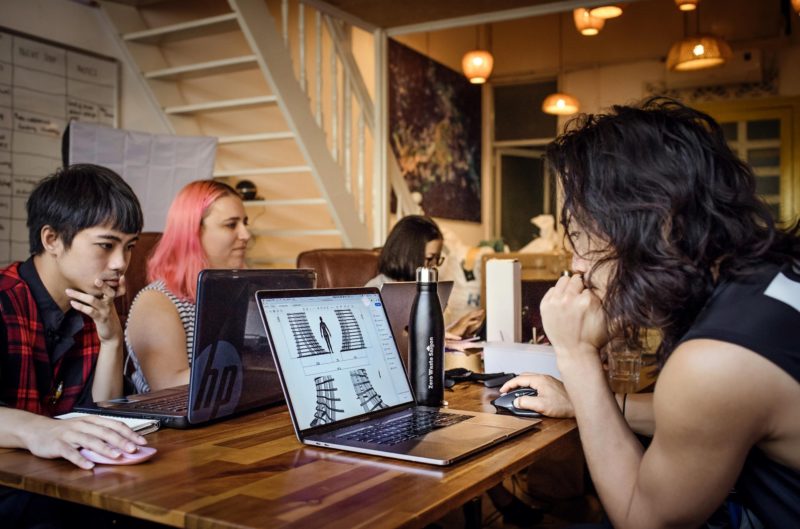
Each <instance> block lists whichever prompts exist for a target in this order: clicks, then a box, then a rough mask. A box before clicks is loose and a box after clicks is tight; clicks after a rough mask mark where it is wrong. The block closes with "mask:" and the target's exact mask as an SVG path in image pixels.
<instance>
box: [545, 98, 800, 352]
mask: <svg viewBox="0 0 800 529" xmlns="http://www.w3.org/2000/svg"><path fill="white" fill-rule="evenodd" d="M546 158H547V161H548V162H549V164H550V167H551V168H552V169H553V170H554V171H556V173H557V174H558V177H559V183H560V185H561V187H562V189H563V197H564V204H563V208H562V211H561V223H562V224H563V225H564V226H565V227H567V226H568V225H569V223H570V221H571V220H574V221H577V223H579V224H580V225H581V226H582V227H583V228H584V230H585V231H586V232H588V234H589V236H590V237H591V238H593V239H598V240H601V241H605V242H607V243H608V247H607V248H606V249H605V250H603V253H602V255H599V259H598V261H597V262H596V263H595V265H594V267H593V270H596V269H597V267H598V266H602V265H603V264H608V263H609V262H612V261H613V263H614V265H615V267H614V268H613V272H612V273H611V276H610V277H609V280H608V286H607V291H606V294H605V296H604V299H603V308H604V310H605V311H606V314H607V316H608V321H609V332H610V335H611V336H618V337H620V338H623V339H624V340H625V342H626V345H627V346H628V347H631V348H637V347H642V345H643V343H644V340H645V332H646V331H647V329H655V330H657V331H659V332H660V333H661V338H662V341H661V345H660V346H659V350H658V354H659V358H660V360H661V361H662V362H663V361H664V360H666V358H667V356H668V355H669V354H670V353H671V352H672V350H673V349H674V348H675V347H676V346H677V344H678V342H679V341H680V339H681V337H682V336H683V335H684V334H685V333H686V331H687V330H688V329H689V327H690V326H691V324H692V323H693V322H694V320H695V319H696V318H697V316H698V314H699V313H700V311H701V310H702V309H703V306H704V305H705V303H706V301H707V300H708V298H709V296H710V295H711V293H712V291H713V290H714V287H715V286H716V285H717V284H718V283H719V282H723V281H726V280H730V279H743V278H746V276H747V275H748V274H749V273H751V272H752V271H753V270H754V269H755V267H757V266H759V265H760V264H762V263H764V262H771V263H775V264H783V263H786V262H789V261H792V260H793V259H797V258H798V256H800V222H795V224H794V226H792V227H790V228H789V229H786V230H781V229H779V228H778V227H777V226H776V224H775V220H774V219H773V218H772V215H771V214H770V212H769V210H768V209H767V207H766V206H765V204H764V203H763V202H762V201H761V200H760V199H759V198H758V197H757V196H756V193H755V188H756V185H755V176H754V174H753V171H752V169H751V168H750V167H749V166H748V165H746V164H745V163H744V162H742V161H741V160H740V159H739V158H738V157H737V156H736V155H735V154H734V153H733V152H732V151H731V149H730V148H729V147H728V144H727V143H726V141H725V138H724V137H723V134H722V130H721V128H720V126H719V124H718V123H717V122H716V121H714V119H712V118H711V117H710V116H708V115H707V114H704V113H702V112H699V111H697V110H694V109H692V108H689V107H687V106H685V105H683V104H682V103H680V102H678V101H675V100H673V99H668V98H662V97H654V98H650V99H648V100H645V101H644V102H643V103H641V104H640V105H637V106H614V107H613V108H612V111H611V112H610V113H608V114H600V115H581V116H578V117H576V118H574V119H573V120H572V121H571V122H570V123H568V125H567V132H566V133H565V134H563V135H562V136H560V137H559V138H557V139H556V140H555V141H554V142H552V143H551V144H550V145H549V146H548V148H547V154H546ZM568 237H569V234H568ZM745 280H746V279H745Z"/></svg>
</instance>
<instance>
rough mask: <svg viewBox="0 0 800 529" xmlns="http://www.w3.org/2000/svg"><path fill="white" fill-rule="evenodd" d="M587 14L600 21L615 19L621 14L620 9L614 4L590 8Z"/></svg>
mask: <svg viewBox="0 0 800 529" xmlns="http://www.w3.org/2000/svg"><path fill="white" fill-rule="evenodd" d="M589 14H590V15H592V16H593V17H597V18H602V19H606V18H616V17H618V16H620V15H621V14H622V8H621V7H620V6H618V5H616V4H608V5H602V6H597V7H593V8H591V9H590V10H589Z"/></svg>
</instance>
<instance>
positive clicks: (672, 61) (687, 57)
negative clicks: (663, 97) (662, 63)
mask: <svg viewBox="0 0 800 529" xmlns="http://www.w3.org/2000/svg"><path fill="white" fill-rule="evenodd" d="M732 54H733V52H732V51H731V47H730V46H729V45H728V43H727V42H725V41H724V40H723V39H721V38H719V37H715V36H714V35H697V36H694V37H687V38H684V39H681V40H679V41H678V42H676V43H675V44H673V45H672V47H671V48H670V49H669V53H668V54H667V68H669V69H670V70H672V71H677V72H686V71H691V70H702V69H703V68H713V67H715V66H722V65H723V64H725V61H727V60H728V59H730V57H731V55H732Z"/></svg>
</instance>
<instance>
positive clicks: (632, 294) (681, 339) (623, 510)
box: [501, 98, 800, 529]
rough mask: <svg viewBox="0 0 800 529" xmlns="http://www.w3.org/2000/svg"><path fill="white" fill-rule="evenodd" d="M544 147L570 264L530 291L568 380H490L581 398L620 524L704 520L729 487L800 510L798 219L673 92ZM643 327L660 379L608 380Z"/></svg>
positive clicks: (752, 501)
mask: <svg viewBox="0 0 800 529" xmlns="http://www.w3.org/2000/svg"><path fill="white" fill-rule="evenodd" d="M547 159H548V161H549V163H550V164H551V167H552V168H553V169H554V170H555V171H556V172H557V174H558V177H559V181H560V184H561V187H562V189H563V197H564V205H563V209H562V216H561V222H562V224H563V225H564V227H565V228H566V230H567V234H568V239H569V242H570V243H571V245H572V248H573V252H574V258H573V271H574V272H575V273H576V275H573V276H572V277H564V278H561V279H560V280H559V282H558V283H557V284H556V286H555V287H553V288H552V289H551V290H550V291H549V292H548V294H547V295H546V296H545V298H544V299H543V300H542V305H541V310H542V319H543V322H544V327H545V331H546V332H547V336H548V337H549V338H550V341H551V342H552V344H553V346H554V348H555V351H556V354H557V360H558V367H559V370H560V372H561V375H562V377H563V385H562V384H561V383H559V382H558V381H556V380H554V379H552V378H546V377H542V376H539V375H523V376H520V377H517V378H516V379H514V380H512V381H510V382H509V383H507V384H506V385H505V386H504V387H503V388H501V390H502V391H509V390H510V389H513V388H515V387H522V386H532V387H537V389H538V390H539V397H523V398H521V399H519V401H518V402H517V405H519V406H521V407H526V408H531V409H535V410H537V411H542V412H545V413H547V414H550V415H554V416H571V415H573V414H574V416H575V417H576V419H577V422H578V427H579V430H580V436H581V442H582V444H583V449H584V453H585V455H586V459H587V462H588V464H589V470H590V472H591V474H592V478H593V480H594V483H595V486H596V488H597V491H598V494H599V496H600V499H601V501H602V503H603V506H604V507H605V510H606V513H607V515H608V517H609V519H610V521H611V523H612V524H613V525H614V527H617V528H618V529H621V528H625V527H635V528H639V527H697V526H698V525H700V524H702V522H703V521H704V520H706V519H707V518H708V517H709V516H710V515H711V514H712V513H713V512H714V510H715V509H716V508H717V507H718V506H719V505H720V504H722V503H723V501H724V500H725V498H726V496H727V495H728V493H729V492H730V491H731V490H732V489H734V488H735V490H736V493H737V498H738V501H739V502H741V504H742V505H743V506H744V511H743V512H744V516H745V517H746V518H749V519H750V521H754V520H755V518H758V519H760V521H761V522H762V523H763V525H764V526H765V527H791V526H796V524H797V521H798V520H800V414H799V413H798V412H797V403H798V402H800V339H798V335H797V329H800V223H795V224H794V226H793V227H791V228H789V229H786V230H782V229H780V228H779V227H777V226H776V224H775V221H774V220H773V218H772V217H771V215H770V213H769V212H768V210H767V209H766V207H765V205H764V204H763V203H762V202H761V201H760V200H759V199H758V197H757V196H756V195H755V187H756V186H755V177H754V174H753V171H752V169H751V168H750V167H748V166H747V165H746V164H744V163H743V162H742V161H741V160H739V159H738V158H737V157H736V156H735V155H734V153H733V152H732V151H731V150H730V148H729V147H728V145H727V143H726V142H725V139H724V137H723V135H722V131H721V129H720V127H719V125H718V124H717V123H716V122H715V121H714V120H713V119H712V118H711V117H709V116H708V115H706V114H703V113H701V112H698V111H696V110H693V109H691V108H688V107H686V106H684V105H682V104H680V103H678V102H677V101H674V100H669V99H663V98H653V99H651V100H648V101H646V102H645V103H643V104H642V105H641V106H636V107H632V106H616V107H614V108H613V111H612V112H611V113H609V114H605V115H589V116H581V117H579V118H577V119H576V120H575V121H573V122H572V123H571V127H570V130H569V132H567V133H565V134H564V135H562V136H561V137H559V138H558V139H557V140H556V141H555V142H553V143H552V144H551V145H550V146H549V148H548V150H547ZM648 330H654V331H656V332H658V333H659V334H660V337H661V342H660V345H659V348H658V355H659V360H660V365H661V372H660V374H659V378H658V383H657V385H656V388H655V392H654V393H653V394H650V395H632V396H631V397H630V398H627V397H626V396H621V395H617V396H615V395H614V394H613V393H612V392H611V391H610V389H609V386H608V384H607V382H606V375H605V373H604V370H603V365H602V361H601V355H600V350H601V349H602V348H603V347H604V346H605V345H606V344H607V343H608V342H609V340H610V339H611V338H614V339H615V341H617V340H619V341H620V342H624V343H625V345H626V346H627V347H628V348H631V349H633V348H642V347H643V343H644V342H645V334H646V332H647V331H648ZM615 397H616V399H615ZM632 429H633V430H634V431H636V432H637V433H644V434H648V435H652V436H653V439H652V442H651V443H650V445H649V447H648V448H647V450H644V449H643V447H642V445H641V444H640V443H639V441H638V440H637V438H636V436H635V435H634V433H633V431H631V430H632Z"/></svg>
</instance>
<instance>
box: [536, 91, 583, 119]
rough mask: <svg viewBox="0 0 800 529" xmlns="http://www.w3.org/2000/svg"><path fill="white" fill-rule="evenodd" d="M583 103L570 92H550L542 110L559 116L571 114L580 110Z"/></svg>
mask: <svg viewBox="0 0 800 529" xmlns="http://www.w3.org/2000/svg"><path fill="white" fill-rule="evenodd" d="M580 108H581V104H580V103H579V102H578V100H577V99H576V98H574V97H572V96H571V95H569V94H565V93H562V92H556V93H555V94H550V95H549V96H547V97H546V98H545V99H544V101H543V102H542V112H544V113H546V114H556V115H557V116H569V115H570V114H574V113H576V112H577V111H578V110H580Z"/></svg>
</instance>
